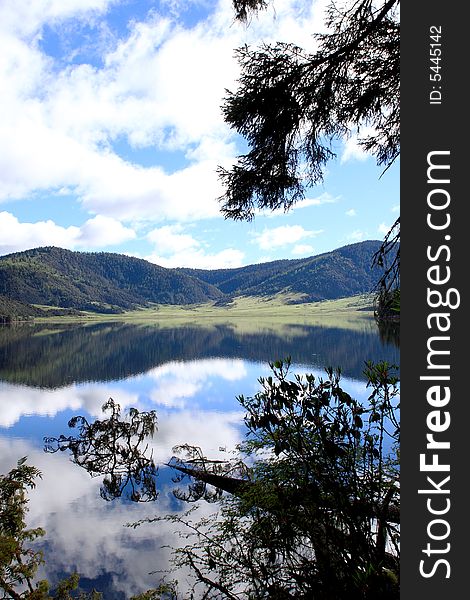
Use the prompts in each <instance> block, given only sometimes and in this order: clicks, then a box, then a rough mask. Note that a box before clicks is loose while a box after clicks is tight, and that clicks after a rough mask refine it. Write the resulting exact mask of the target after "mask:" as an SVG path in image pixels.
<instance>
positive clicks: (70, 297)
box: [0, 247, 222, 313]
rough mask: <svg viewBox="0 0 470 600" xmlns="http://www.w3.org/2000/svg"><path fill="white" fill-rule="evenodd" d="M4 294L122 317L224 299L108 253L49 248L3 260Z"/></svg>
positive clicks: (0, 288)
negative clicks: (153, 305)
mask: <svg viewBox="0 0 470 600" xmlns="http://www.w3.org/2000/svg"><path fill="white" fill-rule="evenodd" d="M0 294H3V295H5V296H7V297H8V298H12V299H16V300H20V301H22V302H28V303H32V304H45V305H50V306H58V307H71V308H76V309H81V310H89V311H95V312H96V311H98V312H109V313H116V312H121V311H122V310H123V309H131V308H135V307H136V306H145V305H147V304H148V303H149V302H159V303H161V304H190V303H197V302H206V301H208V300H211V299H217V298H219V297H220V296H221V295H222V294H221V293H220V292H219V291H218V290H217V289H215V288H214V287H212V286H210V285H208V284H206V283H205V282H202V281H198V280H196V279H194V278H193V277H190V276H188V275H186V274H184V273H179V272H177V271H176V270H175V269H164V268H163V267H159V266H157V265H154V264H152V263H149V262H147V261H145V260H142V259H138V258H133V257H130V256H124V255H120V254H113V253H107V252H95V253H93V252H90V253H88V252H72V251H70V250H64V249H62V248H54V247H46V248H36V249H33V250H27V251H25V252H18V253H15V254H9V255H6V256H2V257H0Z"/></svg>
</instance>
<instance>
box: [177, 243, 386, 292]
mask: <svg viewBox="0 0 470 600" xmlns="http://www.w3.org/2000/svg"><path fill="white" fill-rule="evenodd" d="M379 247H380V242H379V241H372V240H369V241H365V242H359V243H357V244H350V245H348V246H343V247H342V248H338V249H336V250H333V251H331V252H326V253H324V254H320V255H318V256H310V257H308V258H300V259H293V260H279V261H273V262H268V263H261V264H258V265H248V266H246V267H239V268H236V269H216V270H213V271H205V270H202V269H183V271H184V272H186V273H189V274H192V275H194V276H195V277H197V278H198V279H201V280H203V281H206V282H207V283H210V284H212V285H214V286H216V287H217V288H218V289H220V291H221V292H223V293H225V294H230V295H232V296H241V295H243V296H261V297H262V296H270V295H275V294H277V293H279V292H284V291H289V292H293V293H302V294H304V298H303V301H304V302H312V301H318V300H324V299H332V298H341V297H347V296H352V295H354V294H362V293H365V292H370V291H372V289H373V288H374V286H375V282H376V279H377V277H378V274H377V272H378V271H377V270H371V261H372V258H373V255H374V254H375V253H376V252H378V250H379Z"/></svg>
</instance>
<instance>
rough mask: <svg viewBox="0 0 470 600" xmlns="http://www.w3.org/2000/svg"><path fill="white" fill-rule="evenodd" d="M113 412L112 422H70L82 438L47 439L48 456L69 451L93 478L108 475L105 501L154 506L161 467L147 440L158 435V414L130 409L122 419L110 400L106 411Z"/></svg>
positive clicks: (103, 493) (103, 488)
mask: <svg viewBox="0 0 470 600" xmlns="http://www.w3.org/2000/svg"><path fill="white" fill-rule="evenodd" d="M102 410H103V412H107V411H109V412H111V415H110V417H109V418H108V419H104V420H103V421H99V420H96V421H94V422H93V423H89V422H88V421H87V419H86V418H85V417H82V416H76V417H73V418H72V419H70V421H69V423H68V425H69V427H71V428H73V427H78V430H79V434H78V436H76V437H74V436H65V435H60V436H59V437H57V438H55V437H48V438H44V442H45V448H44V449H45V451H46V452H58V451H65V450H69V451H70V452H71V453H72V462H73V463H75V464H76V465H78V466H80V467H83V468H84V469H85V470H86V471H88V473H89V474H90V475H91V476H92V477H97V476H100V475H104V476H105V477H104V479H103V483H102V486H101V489H100V494H101V497H102V498H104V499H105V500H114V499H115V498H119V497H121V496H124V497H125V498H127V499H128V500H132V501H133V502H150V501H152V500H155V499H156V498H157V495H158V492H157V490H156V484H155V477H156V475H157V470H158V469H157V467H156V466H155V463H154V461H153V458H152V454H151V453H150V456H146V454H147V451H148V443H147V439H148V438H149V437H151V436H153V434H154V433H155V430H156V427H157V425H156V424H157V416H156V413H155V411H153V410H152V411H150V412H139V411H138V410H137V409H135V408H131V409H129V415H128V418H127V419H125V418H121V409H120V406H119V404H116V403H115V402H114V400H113V399H112V398H110V399H109V400H108V401H107V402H106V403H105V404H103V407H102Z"/></svg>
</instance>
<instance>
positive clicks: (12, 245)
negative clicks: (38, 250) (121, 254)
mask: <svg viewBox="0 0 470 600" xmlns="http://www.w3.org/2000/svg"><path fill="white" fill-rule="evenodd" d="M135 236H136V234H135V232H134V230H132V229H129V228H127V227H124V225H122V223H120V222H119V221H117V220H116V219H113V218H111V217H104V216H101V215H96V217H93V218H91V219H89V220H88V221H86V222H85V223H84V224H83V225H82V226H81V227H76V226H74V225H71V226H70V227H62V226H60V225H57V224H56V223H54V221H52V220H50V219H49V220H47V221H37V222H36V223H21V222H20V221H19V220H18V219H17V218H16V217H15V216H13V215H12V214H11V213H9V212H6V211H3V212H0V254H8V253H10V252H20V251H22V250H28V249H29V248H35V247H38V246H59V247H61V248H68V249H75V248H84V249H86V248H93V247H106V246H110V245H113V244H119V243H121V242H124V241H127V240H131V239H134V238H135Z"/></svg>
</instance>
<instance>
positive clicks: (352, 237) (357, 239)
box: [346, 229, 366, 242]
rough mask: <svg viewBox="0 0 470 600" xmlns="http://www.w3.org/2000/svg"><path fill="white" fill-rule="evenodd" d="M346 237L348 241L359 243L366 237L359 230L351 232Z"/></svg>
mask: <svg viewBox="0 0 470 600" xmlns="http://www.w3.org/2000/svg"><path fill="white" fill-rule="evenodd" d="M346 237H347V239H348V240H353V241H354V242H361V241H362V240H363V239H364V238H365V237H366V234H365V233H364V231H360V230H359V229H356V230H355V231H352V232H351V233H350V234H349V235H347V236H346Z"/></svg>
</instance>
